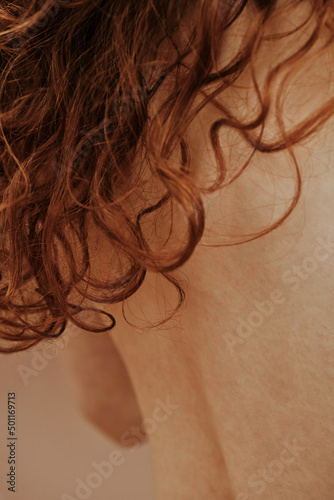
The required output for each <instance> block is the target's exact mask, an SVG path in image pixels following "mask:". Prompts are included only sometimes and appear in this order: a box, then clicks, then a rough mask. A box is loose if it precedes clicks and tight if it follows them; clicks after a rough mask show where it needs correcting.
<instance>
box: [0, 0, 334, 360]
mask: <svg viewBox="0 0 334 500" xmlns="http://www.w3.org/2000/svg"><path fill="white" fill-rule="evenodd" d="M250 3H252V5H253V10H252V12H253V14H252V19H251V21H250V22H249V26H248V32H247V37H245V42H246V43H245V44H244V45H243V46H242V47H241V48H240V50H239V51H238V53H237V54H236V55H235V56H234V57H233V59H232V60H231V61H228V62H227V63H226V64H225V65H224V66H223V67H220V66H219V54H220V51H221V49H222V48H224V40H225V36H226V33H227V32H228V30H229V29H230V28H231V27H232V25H233V24H234V23H235V22H236V21H237V20H238V18H239V17H240V15H241V14H242V12H243V11H244V9H245V7H246V5H247V4H250ZM301 3H307V4H308V5H309V16H308V18H307V19H306V20H305V21H304V22H303V23H302V24H301V25H300V26H297V27H296V28H294V29H293V30H291V31H290V32H286V33H283V34H276V35H272V36H268V35H266V27H267V25H268V23H270V20H271V19H272V17H273V16H274V15H278V13H279V12H285V11H286V12H287V15H288V12H289V9H291V8H292V7H293V6H296V5H298V4H301ZM332 7H333V5H332V2H331V1H327V0H293V1H286V0H285V1H283V2H277V1H276V0H256V1H255V0H252V2H250V0H122V1H121V2H120V1H117V0H95V1H94V2H92V1H91V0H47V1H45V2H44V3H43V2H41V1H39V2H37V1H35V0H33V1H31V0H12V1H9V0H4V2H2V5H1V7H0V50H1V68H0V71H1V79H0V81H1V83H0V152H1V162H0V232H1V238H0V257H1V258H0V266H1V267H0V269H1V282H0V310H1V313H0V338H1V339H2V340H3V342H4V345H3V346H2V347H1V349H0V350H1V351H2V352H13V351H19V350H23V349H27V348H28V347H30V346H32V345H34V344H36V343H38V342H40V341H41V340H43V339H45V338H55V337H59V336H60V335H61V334H62V333H63V332H64V330H65V328H66V325H67V322H68V321H69V320H70V321H72V322H73V323H74V324H76V325H77V326H79V327H81V328H82V329H84V330H87V331H91V332H97V331H107V330H110V329H111V328H113V327H114V326H115V319H114V318H113V316H112V315H110V314H109V313H106V312H105V311H103V310H98V311H100V312H101V314H104V315H106V316H107V317H108V318H109V320H108V321H109V324H108V325H106V327H105V328H103V329H102V330H101V329H97V328H93V327H92V326H91V325H88V324H86V323H85V322H83V321H82V320H80V312H81V311H83V307H82V305H83V301H84V300H90V301H93V302H94V303H96V304H99V303H100V304H102V303H108V304H111V303H116V302H123V301H124V300H126V299H127V298H129V297H130V296H131V295H133V294H134V293H135V292H136V291H137V290H138V289H139V287H140V286H141V285H142V283H143V281H144V279H145V274H146V272H148V271H151V272H155V273H160V274H161V275H162V276H163V277H164V278H166V279H167V280H169V281H170V283H171V284H172V285H173V286H175V287H176V289H177V290H178V293H179V301H178V304H177V306H176V308H175V310H178V309H179V308H180V307H181V305H182V304H183V302H184V297H185V295H184V290H183V289H182V286H181V285H180V283H178V281H177V280H176V279H175V278H174V277H173V275H172V274H171V271H173V270H175V269H177V268H178V267H180V266H181V265H182V264H184V263H185V262H186V261H187V260H188V259H189V258H190V256H191V255H192V253H193V251H194V249H195V248H196V246H197V244H198V243H199V241H200V240H201V238H202V235H203V231H204V223H205V211H204V205H203V201H202V197H203V194H204V193H207V194H208V193H212V192H214V191H217V190H218V189H224V188H225V187H226V186H227V185H228V184H230V183H231V182H233V181H234V180H235V179H236V178H237V177H238V176H239V175H241V174H242V172H243V171H244V170H245V168H246V167H247V165H248V164H249V161H250V159H251V158H249V159H248V160H247V162H246V163H245V164H244V165H243V166H242V167H241V168H240V169H239V170H238V173H237V174H236V175H234V176H232V177H231V176H230V177H228V175H227V172H228V168H227V164H226V159H225V158H224V155H223V152H222V148H221V144H220V140H221V137H222V129H223V128H230V129H233V130H236V131H238V132H239V133H240V135H241V136H242V138H243V139H244V140H245V141H247V143H248V144H249V145H251V146H252V148H253V154H254V153H255V152H256V151H259V152H263V153H271V152H277V151H280V150H283V149H289V148H291V147H292V146H293V145H294V144H297V143H299V142H301V141H302V140H303V139H305V138H306V137H309V136H310V135H311V134H314V132H315V131H316V130H318V129H319V128H320V127H321V126H322V125H323V124H324V123H325V122H326V121H327V120H328V119H329V118H330V117H331V116H332V114H333V102H332V100H329V101H328V102H327V103H326V104H325V105H323V106H322V107H321V109H319V110H318V111H317V112H314V113H312V116H310V117H308V118H307V119H305V120H304V121H303V122H302V123H301V124H298V126H295V127H294V128H293V130H292V131H290V132H289V133H286V131H285V130H284V127H283V124H282V120H281V119H280V118H279V113H278V114H277V115H278V116H277V119H278V122H279V124H280V128H281V133H282V137H281V138H280V139H277V140H276V141H275V142H274V143H271V144H269V143H268V142H267V143H264V142H263V141H261V139H262V133H261V134H260V135H259V136H258V137H256V138H255V137H254V136H252V131H253V130H255V129H256V128H258V127H259V126H261V127H262V130H263V125H264V123H265V120H266V118H267V116H268V113H269V110H270V108H271V106H272V93H273V92H272V89H273V85H274V82H275V81H276V78H277V76H278V75H279V74H282V73H283V72H284V71H286V70H287V69H290V70H291V71H294V68H295V67H296V65H297V63H298V62H299V61H303V60H307V57H308V54H309V53H310V50H311V48H312V47H313V46H314V45H315V43H316V42H317V40H318V39H319V37H320V34H321V32H322V30H323V29H324V27H326V29H328V28H329V31H331V32H332V33H334V30H333V22H332V11H333V9H332ZM186 19H191V22H189V23H185V20H186ZM311 20H313V21H314V20H315V21H316V22H315V24H314V25H312V32H311V33H310V35H309V37H308V39H307V40H306V41H305V42H304V43H303V44H302V45H300V46H298V47H296V50H295V51H294V52H293V53H291V54H289V56H288V57H286V58H285V60H283V61H280V62H279V63H278V64H276V65H274V66H273V67H272V68H271V69H270V71H269V72H268V75H267V77H266V80H265V85H264V88H263V89H262V91H260V88H259V86H258V84H257V81H256V78H255V75H254V72H253V71H252V68H253V65H254V61H255V60H256V54H257V53H258V52H259V49H260V47H261V44H262V43H272V44H275V43H276V42H277V39H282V38H283V37H289V36H291V34H293V33H296V32H298V30H299V29H301V28H302V27H303V26H306V25H307V23H309V22H310V21H311ZM183 25H186V29H185V30H184V33H185V34H184V35H183V38H181V36H180V32H181V27H182V26H183ZM331 41H332V38H331V39H330V40H329V41H327V42H326V43H327V44H328V43H330V42H331ZM326 46H327V45H324V47H322V48H319V50H323V49H325V47H326ZM246 70H248V71H250V72H251V74H252V79H253V84H254V89H255V91H256V94H257V97H258V100H259V103H260V111H259V112H258V114H257V116H256V117H255V118H254V119H252V120H250V121H248V122H242V121H241V120H240V119H238V118H237V117H236V116H234V115H233V113H232V112H231V110H230V109H228V106H225V105H223V104H222V100H221V99H220V97H221V96H222V95H223V94H224V91H225V90H227V89H228V88H229V87H231V86H232V85H233V84H234V83H235V82H236V81H238V78H240V76H241V75H242V74H243V72H244V71H246ZM163 88H164V89H165V92H164V93H162V92H161V95H162V96H163V98H162V102H161V103H160V104H159V107H158V109H156V111H155V112H154V113H152V112H151V103H152V99H153V97H154V96H155V94H156V93H157V91H158V89H160V90H162V89H163ZM218 97H219V99H218ZM199 98H200V99H199ZM210 102H211V103H213V104H214V105H215V106H216V108H217V110H219V112H220V114H221V118H220V119H219V120H217V121H215V122H214V123H212V125H211V127H210V140H211V144H212V147H213V151H214V155H215V160H216V163H217V174H216V178H215V181H214V182H213V183H212V185H211V186H209V187H208V186H206V187H203V186H199V185H198V184H197V183H196V182H195V179H194V176H193V175H192V169H191V155H190V151H189V147H188V144H187V137H186V131H187V128H188V127H189V125H190V124H191V123H192V121H193V120H194V118H195V117H196V116H197V115H198V113H199V112H200V111H201V109H203V107H204V106H206V105H207V104H208V103H210ZM277 102H278V101H277ZM276 106H277V109H278V104H277V103H276ZM296 177H297V183H296V192H295V195H294V197H293V199H292V200H291V203H290V206H289V207H288V209H287V210H286V212H285V213H284V214H283V216H282V217H280V219H279V220H277V221H276V222H275V223H274V224H273V225H271V226H270V227H268V228H266V229H265V230H262V231H261V232H259V233H257V234H255V235H251V236H250V237H249V238H247V239H246V240H243V241H242V242H245V241H250V240H252V239H255V238H259V237H261V236H262V235H263V234H266V233H267V232H269V231H272V230H273V229H275V228H277V227H278V226H280V225H281V224H282V223H283V221H284V220H286V219H287V217H288V216H289V215H290V214H291V212H292V211H293V209H294V207H295V206H296V204H297V202H298V200H299V198H300V194H301V176H300V172H299V168H298V165H296ZM176 216H178V219H179V221H178V223H179V224H181V225H182V224H183V225H184V238H183V241H180V239H177V241H176V240H175V239H174V240H173V239H172V238H171V234H172V232H173V230H174V225H175V218H176ZM162 220H164V221H166V220H168V222H167V225H168V230H167V231H166V234H163V237H162V236H161V235H160V236H157V235H158V232H159V221H162ZM101 237H103V238H104V241H105V242H107V243H106V244H107V245H108V256H109V258H110V262H111V263H112V265H110V266H109V268H108V269H109V275H108V276H103V277H102V278H104V279H102V278H101V276H100V277H98V276H97V275H96V272H95V271H94V266H93V264H92V262H93V255H94V252H95V253H96V252H99V241H100V240H99V238H101ZM242 242H239V243H242ZM233 244H235V243H233ZM100 274H101V273H100ZM102 274H103V273H102Z"/></svg>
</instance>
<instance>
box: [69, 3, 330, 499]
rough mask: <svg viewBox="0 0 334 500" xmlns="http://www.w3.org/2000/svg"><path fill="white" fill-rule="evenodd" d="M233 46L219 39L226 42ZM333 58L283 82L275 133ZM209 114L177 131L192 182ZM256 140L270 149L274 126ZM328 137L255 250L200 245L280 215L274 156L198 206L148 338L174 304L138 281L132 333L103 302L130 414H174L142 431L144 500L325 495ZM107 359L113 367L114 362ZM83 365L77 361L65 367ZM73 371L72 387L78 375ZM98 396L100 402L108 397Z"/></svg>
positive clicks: (285, 163) (154, 280)
mask: <svg viewBox="0 0 334 500" xmlns="http://www.w3.org/2000/svg"><path fill="white" fill-rule="evenodd" d="M247 15H248V13H247V11H246V12H245V13H244V15H243V16H244V17H243V20H244V21H245V22H246V20H247ZM296 15H297V13H296ZM298 15H300V16H303V11H302V10H300V11H299V13H298ZM245 16H246V17H245ZM295 19H296V18H295ZM240 22H241V21H240ZM291 24H292V21H291V20H286V19H280V20H276V22H275V24H273V30H274V31H275V30H284V29H286V28H290V29H291V27H292V26H291ZM240 26H241V25H240ZM236 36H237V35H236V33H231V44H232V41H235V37H236ZM324 36H325V35H324ZM291 43H292V42H291ZM278 47H280V46H279V44H278ZM282 47H284V44H283V45H282ZM282 47H281V48H282ZM277 51H278V52H277V54H274V53H273V52H272V49H271V52H270V53H265V52H264V53H263V58H264V59H263V61H264V60H265V59H266V58H271V57H272V58H275V57H279V54H280V52H279V49H277ZM333 55H334V54H333V49H332V48H331V49H330V50H329V51H328V53H327V54H326V55H323V56H322V58H319V59H318V60H317V61H313V63H312V65H309V66H307V68H305V71H304V72H303V73H300V74H299V76H298V77H296V78H295V79H294V80H293V81H292V82H291V84H290V87H289V95H288V97H287V99H286V101H285V102H286V108H285V117H286V125H287V126H289V125H291V123H292V122H294V121H295V122H296V123H297V122H299V121H300V120H301V119H302V118H303V117H304V116H306V115H307V113H308V112H310V111H312V109H314V108H317V106H318V105H319V101H320V102H321V96H322V97H323V101H322V102H325V99H326V98H327V96H328V95H329V93H330V91H332V90H333V86H332V85H331V84H330V83H326V82H328V81H329V80H330V79H331V81H332V82H333V78H332V75H331V69H332V68H331V66H329V62H330V61H333ZM225 56H226V52H225ZM263 61H262V62H261V61H259V68H260V71H261V68H263ZM261 64H262V66H261ZM331 64H332V63H331ZM243 82H244V84H245V85H244V87H243V88H235V89H234V90H231V91H229V92H230V93H229V95H228V94H226V95H224V99H230V102H232V100H233V99H235V102H236V106H240V102H242V103H243V107H242V111H243V112H245V113H247V112H251V109H252V102H254V101H253V100H252V96H251V95H250V94H249V92H248V90H247V77H246V76H245V77H244V80H243ZM157 98H158V97H157ZM216 116H218V112H217V110H216V109H215V108H214V106H212V105H210V106H208V107H207V108H206V110H205V111H203V113H202V114H200V115H199V117H198V118H197V119H196V122H194V123H193V125H192V126H191V128H190V129H189V134H188V137H189V144H190V148H191V152H192V156H193V158H194V171H195V172H196V176H197V178H198V179H207V177H208V176H210V175H212V169H213V160H212V155H211V154H210V151H209V149H208V148H209V146H208V145H207V144H208V141H207V140H206V138H205V137H206V136H207V134H208V130H209V125H210V123H212V121H213V120H214V119H215V118H216ZM266 130H267V131H266V133H267V134H268V135H267V137H268V139H269V140H270V138H271V137H272V135H275V133H276V132H275V130H276V129H275V124H274V121H270V120H269V122H268V127H267V129H266ZM266 133H265V135H266ZM333 140H334V128H333V121H331V122H329V123H327V124H326V126H325V128H324V129H323V130H322V131H321V132H320V133H318V134H317V135H316V136H315V137H313V138H312V139H309V140H308V141H306V142H305V143H304V144H303V145H301V146H298V148H295V154H296V157H297V159H298V162H299V164H300V167H301V174H302V178H303V193H302V198H301V201H300V203H299V205H298V206H297V208H296V209H295V210H294V212H293V214H292V216H291V217H290V218H289V219H288V221H287V222H286V223H285V224H284V225H283V226H282V227H280V228H278V229H276V230H275V231H273V232H271V233H269V234H267V235H265V236H264V237H262V238H260V239H258V240H255V241H252V242H249V243H245V244H242V245H238V246H228V247H218V248H209V247H207V246H205V245H206V244H215V243H221V242H225V243H226V242H236V241H238V240H243V239H245V235H247V234H251V233H253V232H257V231H259V230H261V229H263V228H264V227H266V226H267V225H268V224H269V223H273V222H274V221H275V220H276V219H277V218H278V217H279V216H280V215H281V214H282V213H283V211H284V210H285V209H286V207H287V206H288V203H289V200H290V199H291V197H292V195H293V192H294V183H295V172H294V168H293V162H292V158H291V156H289V154H288V153H287V152H280V153H276V154H274V155H266V154H260V153H258V154H256V155H255V156H254V158H253V160H252V162H251V164H250V165H249V167H248V169H247V170H246V172H245V173H244V174H243V175H242V176H241V177H240V178H239V179H238V180H237V181H236V182H235V183H233V184H232V185H231V186H230V187H229V188H228V189H227V190H222V191H220V192H218V193H215V194H214V195H212V196H210V195H208V196H206V197H205V198H204V200H205V205H206V210H207V212H206V214H207V225H206V231H205V234H204V237H203V239H202V241H201V244H200V245H199V246H198V247H197V249H196V250H195V252H194V254H193V256H192V257H191V259H190V260H189V261H188V262H187V263H186V264H185V265H184V266H182V268H181V269H180V270H178V271H176V272H174V273H173V274H174V275H175V277H177V278H181V279H184V278H187V281H188V285H186V286H185V290H186V294H187V298H186V304H185V307H184V309H183V310H182V311H181V312H180V313H179V314H178V315H177V316H176V317H175V318H174V319H173V320H172V321H170V322H169V323H167V324H165V325H164V326H163V327H162V328H152V329H149V328H148V327H145V325H146V326H147V323H148V322H154V321H157V320H160V319H162V318H163V317H164V315H165V313H166V310H167V311H170V310H171V309H172V308H173V305H174V304H175V298H176V296H175V292H174V290H173V289H172V288H171V287H170V286H168V285H167V284H166V283H164V281H163V280H162V278H160V277H156V276H155V275H152V274H149V275H148V277H147V280H146V282H145V283H144V285H143V287H142V288H141V289H140V290H139V292H138V293H137V294H136V295H135V296H134V297H132V298H131V299H129V300H128V301H127V303H126V305H125V312H126V315H127V319H128V320H129V322H131V323H133V324H134V325H135V326H131V325H129V324H128V323H127V322H126V321H125V320H124V319H123V318H122V311H121V305H119V306H113V307H110V308H108V307H107V306H104V308H105V310H107V311H108V312H111V313H112V314H114V315H115V317H116V320H117V327H116V328H115V329H114V330H113V331H112V332H111V333H110V334H109V336H110V339H112V342H113V343H114V345H115V346H116V347H117V351H116V350H115V351H114V353H116V352H119V353H120V355H121V357H122V359H123V360H124V366H125V367H126V370H127V373H128V375H129V379H130V380H131V383H132V384H133V388H134V393H135V394H136V398H137V400H138V404H139V407H140V411H141V415H142V417H143V418H151V417H152V415H154V412H155V408H156V405H157V403H156V400H157V399H160V400H162V401H166V399H167V398H169V400H170V403H171V404H172V405H174V406H173V407H171V409H170V411H169V415H168V418H167V419H165V420H164V421H161V422H158V421H157V425H156V426H155V428H154V427H153V426H152V428H151V432H150V434H149V440H150V445H151V450H152V461H153V467H154V472H155V481H156V498H157V500H167V499H168V500H169V499H170V498H173V499H174V500H181V499H182V500H184V499H186V498H187V499H188V498H191V499H193V500H203V499H204V498H208V499H209V498H210V499H212V500H218V499H219V500H222V499H224V500H225V499H232V498H233V499H236V500H251V499H252V500H253V499H255V498H258V496H259V495H262V498H265V499H270V500H306V499H310V500H311V499H312V500H331V499H332V498H333V492H334V481H333V475H332V470H333V466H334V454H333V445H334V418H333V414H334V413H333V409H334V367H333V362H334V337H333V324H334V312H333V308H332V301H333V293H334V285H333V274H334V227H333V212H334V197H333V192H334V174H333V169H332V165H331V163H332V161H333V144H334V142H333ZM227 142H228V144H224V147H225V148H227V150H229V149H228V148H230V150H231V154H232V159H233V158H235V166H236V167H237V166H238V165H240V161H241V163H242V160H243V159H245V157H246V156H247V154H250V152H251V150H250V148H249V147H248V146H246V145H245V144H244V143H243V142H242V141H241V140H240V138H238V136H233V134H231V135H230V141H227ZM232 145H233V151H232ZM240 158H241V160H240ZM238 162H239V163H238ZM101 260H103V259H102V258H101ZM101 265H102V264H101ZM112 360H113V363H115V364H118V363H119V361H117V360H116V358H115V357H114V354H113V357H112ZM86 362H87V357H86V355H85V354H84V353H83V355H82V358H81V359H79V365H80V363H82V365H83V366H84V365H85V363H86ZM102 364H103V358H101V367H102ZM77 366H78V365H77ZM101 369H102V368H101ZM79 371H80V372H81V371H82V372H84V370H81V368H80V370H79ZM79 371H78V372H77V374H78V379H80V378H81V376H83V375H82V374H80V373H79ZM121 372H122V373H123V376H122V377H124V378H118V380H119V388H117V389H116V393H119V392H118V391H122V387H123V385H122V384H123V380H126V383H125V385H126V386H127V388H126V390H125V393H126V398H127V397H128V396H127V395H128V394H130V393H131V390H130V389H129V385H128V379H127V376H128V375H127V374H126V372H125V370H124V371H123V367H122V368H121ZM82 383H83V385H84V386H85V384H86V379H85V378H84V376H83V378H82ZM79 385H80V382H79ZM108 390H109V389H108V388H107V387H106V394H105V398H106V400H107V401H108V400H109V398H112V394H111V393H112V390H115V388H113V389H111V388H110V393H109V392H108ZM120 411H123V410H120ZM135 413H136V412H135ZM132 418H133V417H132ZM137 418H138V415H135V417H134V420H135V419H137ZM110 422H113V416H112V415H111V413H110ZM124 422H126V425H131V424H130V423H129V421H128V420H124ZM113 425H116V424H113ZM153 428H154V431H153ZM113 434H114V433H113V432H110V435H113Z"/></svg>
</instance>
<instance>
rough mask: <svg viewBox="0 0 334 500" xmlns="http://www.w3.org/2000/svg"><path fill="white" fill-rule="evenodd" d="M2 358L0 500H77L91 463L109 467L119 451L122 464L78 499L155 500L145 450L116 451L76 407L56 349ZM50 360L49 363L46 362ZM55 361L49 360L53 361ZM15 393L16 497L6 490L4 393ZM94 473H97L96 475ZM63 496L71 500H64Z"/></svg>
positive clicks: (30, 351)
mask: <svg viewBox="0 0 334 500" xmlns="http://www.w3.org/2000/svg"><path fill="white" fill-rule="evenodd" d="M37 349H38V350H39V351H40V352H41V355H42V357H39V358H38V357H37V356H36V349H34V350H29V351H25V352H22V353H17V354H16V353H14V354H10V355H4V354H1V355H0V377H1V378H0V380H1V382H0V500H7V499H15V500H72V498H73V499H75V500H77V499H78V498H80V496H76V493H75V491H76V487H77V485H78V483H77V479H78V478H80V479H81V480H82V481H84V482H85V483H86V478H87V476H89V474H91V473H92V472H94V471H95V469H94V467H93V466H92V462H94V461H95V462H97V463H100V462H102V461H109V458H108V457H109V454H110V453H111V451H112V450H114V449H118V450H120V451H121V453H122V455H123V457H124V463H123V464H121V465H119V466H117V467H114V470H113V471H112V473H111V475H110V477H109V478H105V479H103V480H102V484H101V485H100V486H99V487H97V488H95V489H94V490H92V489H91V493H89V490H88V493H86V496H85V495H83V496H81V498H86V499H90V500H113V499H115V500H153V498H154V496H153V486H152V471H151V466H150V455H149V448H148V445H144V446H142V447H141V448H140V449H136V450H135V451H132V452H131V451H129V450H124V449H121V448H118V447H117V446H116V445H115V444H114V443H113V442H112V441H111V440H109V439H108V438H107V437H105V436H104V435H103V434H102V433H100V432H99V431H98V430H97V429H95V428H94V427H93V426H92V425H91V424H90V423H89V422H87V421H86V420H85V419H84V418H83V417H82V416H81V415H80V413H79V412H78V410H77V409H76V408H75V407H74V404H73V402H72V400H71V398H70V395H69V392H68V389H67V386H66V383H65V380H64V377H63V374H62V372H61V370H60V368H59V366H58V362H57V355H58V353H59V350H58V348H57V349H53V350H45V348H43V349H42V348H41V347H39V348H37ZM46 355H48V356H49V358H50V359H49V360H48V359H47V358H46ZM52 357H53V359H52ZM13 391H14V392H16V408H17V424H16V435H17V447H16V454H17V455H16V458H17V464H16V465H17V469H16V471H17V474H16V479H17V481H16V493H12V492H10V491H8V490H7V486H8V485H7V484H6V480H7V478H6V474H7V473H8V472H9V465H8V463H7V459H8V458H7V457H8V448H7V447H6V445H7V442H8V441H7V440H6V438H7V436H8V432H7V393H8V392H13ZM95 472H96V471H95ZM65 493H67V494H68V495H69V497H66V496H63V494H65Z"/></svg>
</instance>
